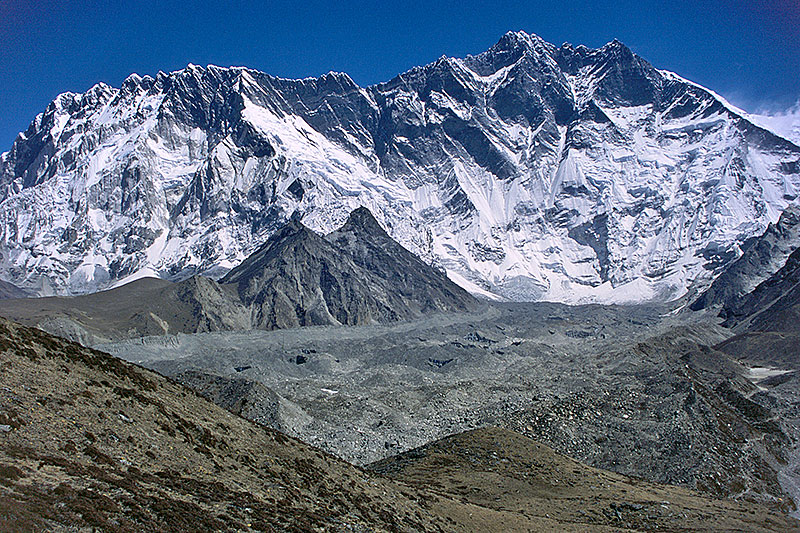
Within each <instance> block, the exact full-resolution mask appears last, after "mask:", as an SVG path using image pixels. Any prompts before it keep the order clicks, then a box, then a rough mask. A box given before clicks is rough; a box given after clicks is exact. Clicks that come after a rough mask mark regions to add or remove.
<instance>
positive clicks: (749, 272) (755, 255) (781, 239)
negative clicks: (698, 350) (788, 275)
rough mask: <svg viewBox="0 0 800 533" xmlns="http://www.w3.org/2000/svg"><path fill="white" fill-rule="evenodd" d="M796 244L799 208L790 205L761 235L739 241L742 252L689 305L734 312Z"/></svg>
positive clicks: (799, 243) (799, 239) (799, 229)
mask: <svg viewBox="0 0 800 533" xmlns="http://www.w3.org/2000/svg"><path fill="white" fill-rule="evenodd" d="M797 248H800V208H798V207H796V206H790V207H788V208H787V209H786V210H785V211H784V212H783V214H782V215H781V218H780V219H779V220H778V222H777V223H776V224H770V225H769V227H768V228H767V230H766V231H765V232H764V234H763V235H760V236H759V237H754V238H752V239H750V240H748V241H746V242H745V243H744V244H743V246H742V249H743V253H742V256H741V257H739V258H738V259H737V260H735V261H733V262H732V263H731V264H730V265H728V266H727V267H725V269H724V270H723V271H722V273H721V274H720V275H719V276H717V278H716V279H715V280H714V282H713V283H712V284H711V286H710V287H709V288H708V289H707V290H706V291H705V292H704V293H703V294H702V295H701V296H700V297H699V298H698V299H697V300H696V301H695V302H693V303H692V305H691V308H692V309H693V310H695V311H698V310H700V309H705V308H710V307H719V308H721V311H720V312H721V316H723V317H727V316H728V315H730V314H737V313H738V312H737V311H735V310H734V309H735V308H737V307H739V306H740V305H742V300H744V299H746V298H748V297H749V294H750V292H751V291H752V290H753V289H755V288H756V286H757V285H759V284H760V283H761V282H762V281H765V280H766V279H768V278H769V277H770V276H772V275H773V274H775V273H776V272H777V271H778V270H780V269H781V268H782V267H783V266H784V264H785V263H786V260H787V259H788V257H789V255H790V254H791V253H792V252H794V251H795V250H796V249H797Z"/></svg>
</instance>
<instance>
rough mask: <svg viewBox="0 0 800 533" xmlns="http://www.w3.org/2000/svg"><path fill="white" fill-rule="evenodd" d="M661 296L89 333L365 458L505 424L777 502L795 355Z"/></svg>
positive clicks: (598, 462)
mask: <svg viewBox="0 0 800 533" xmlns="http://www.w3.org/2000/svg"><path fill="white" fill-rule="evenodd" d="M671 311H672V310H671V308H669V307H666V306H658V305H654V306H599V305H588V306H575V307H571V306H566V305H561V304H549V303H534V304H522V303H515V304H486V305H484V306H483V307H482V308H481V309H480V310H479V311H478V312H475V313H471V314H440V315H435V316H430V317H426V318H424V319H421V320H416V321H411V322H403V323H397V324H392V325H371V326H359V327H310V328H300V329H293V330H280V331H253V332H239V333H204V334H195V335H177V336H162V337H148V338H144V339H134V340H129V341H123V342H118V343H113V344H105V345H102V346H101V349H103V350H106V351H109V352H110V353H113V354H115V355H118V356H120V357H122V358H124V359H126V360H129V361H132V362H135V363H138V364H142V365H144V366H147V367H149V368H152V369H155V370H157V371H158V372H161V373H163V374H165V375H168V376H171V377H173V378H175V379H177V380H179V381H181V382H183V383H185V384H187V385H189V386H191V387H193V388H195V389H196V390H198V391H200V392H201V393H202V394H204V395H205V396H206V397H208V398H209V399H212V400H213V401H215V402H216V403H218V404H219V405H223V406H225V407H227V408H229V409H232V410H234V411H235V412H238V413H240V414H242V415H243V416H245V417H247V418H250V419H252V420H255V421H257V422H260V423H263V424H266V425H269V426H271V427H275V428H277V429H280V430H281V431H285V432H287V433H288V434H290V435H293V436H295V437H298V438H300V439H301V440H303V441H305V442H308V443H310V444H312V445H314V446H318V447H320V448H322V449H324V450H326V451H328V452H330V453H332V454H334V455H336V456H338V457H341V458H343V459H345V460H347V461H350V462H353V463H356V464H361V465H366V464H369V463H372V462H374V461H377V460H381V459H383V458H386V457H389V456H392V455H396V454H397V453H400V452H403V451H406V450H409V449H412V448H415V447H418V446H422V445H424V444H426V443H428V442H430V441H432V440H434V439H438V438H442V437H445V436H447V435H451V434H454V433H458V432H461V431H466V430H470V429H474V428H480V427H485V426H501V427H504V428H508V429H510V430H513V431H516V432H519V433H521V434H523V435H526V436H528V437H531V438H533V439H535V440H538V441H541V442H543V443H545V444H547V445H549V446H551V447H553V448H554V449H555V450H557V451H559V452H561V453H565V454H568V455H570V456H572V457H575V458H576V459H578V460H580V461H583V462H585V463H588V464H590V465H592V466H595V467H600V468H606V469H610V470H613V471H615V472H618V473H622V474H627V475H634V476H637V477H640V478H643V479H647V480H649V481H652V482H662V483H671V484H681V485H685V486H690V487H693V488H697V489H701V490H704V491H706V492H709V493H711V494H714V495H716V496H722V497H736V498H747V499H753V500H755V501H760V502H764V503H767V504H769V505H771V506H773V507H776V508H779V509H783V510H785V511H790V510H792V509H793V508H794V506H793V503H792V502H791V501H789V500H788V499H786V495H787V492H788V493H789V494H791V495H792V496H793V497H795V498H797V497H798V496H800V494H798V493H797V492H796V491H795V489H793V488H792V487H793V486H794V487H796V486H797V485H796V480H797V479H798V476H797V474H798V472H797V470H796V468H797V466H796V465H797V462H798V459H797V458H798V453H797V448H796V446H797V442H798V431H797V428H798V427H800V426H798V424H797V419H796V416H795V415H792V414H791V413H793V412H795V411H794V409H795V406H796V399H795V400H792V394H796V392H795V393H793V392H792V391H797V390H800V388H799V387H798V383H797V370H799V369H797V368H780V369H771V370H770V371H774V372H778V371H781V372H784V373H783V374H781V376H783V378H782V379H783V381H782V382H781V383H778V384H771V383H770V382H768V381H763V380H760V378H761V377H762V375H761V374H757V375H755V374H753V371H752V370H751V368H752V367H755V366H758V365H756V364H748V362H747V361H737V360H734V359H733V358H731V357H729V356H727V355H726V354H725V353H723V352H721V351H718V350H716V349H713V348H710V347H709V346H713V345H715V344H717V343H719V342H721V341H723V340H724V339H725V338H727V337H729V336H730V335H731V333H730V331H729V330H726V329H724V328H721V327H720V326H718V325H717V323H716V320H714V319H712V318H711V317H709V316H707V315H702V314H698V313H691V314H684V313H673V312H671Z"/></svg>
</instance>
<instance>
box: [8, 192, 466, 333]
mask: <svg viewBox="0 0 800 533" xmlns="http://www.w3.org/2000/svg"><path fill="white" fill-rule="evenodd" d="M476 306H477V301H476V300H475V298H474V297H472V296H471V295H470V294H469V293H467V292H466V291H465V290H464V289H462V288H461V287H459V286H458V285H456V284H455V283H453V282H452V281H450V280H449V279H448V278H447V275H446V274H445V273H444V272H441V271H438V270H436V269H434V268H432V267H430V266H429V265H427V264H425V263H423V262H422V261H421V260H420V259H419V258H417V257H416V256H415V255H414V254H412V253H411V252H409V251H408V250H406V249H405V248H403V247H402V246H400V245H399V244H398V243H397V242H395V241H394V240H392V238H391V237H389V235H388V234H387V233H386V231H384V230H383V228H381V226H380V224H378V222H377V221H376V220H375V218H374V217H373V216H372V214H371V213H370V212H369V210H367V209H366V208H363V207H362V208H359V209H357V210H355V211H353V213H351V215H350V217H349V218H348V220H347V222H346V223H345V224H344V225H343V226H342V227H341V228H339V230H337V231H336V232H333V233H331V234H329V235H327V236H325V237H323V236H320V235H317V234H316V233H314V232H313V231H311V230H310V229H308V228H306V227H305V226H303V224H302V223H301V222H300V221H299V220H298V219H297V218H293V219H292V220H291V221H290V222H289V223H288V224H286V225H285V226H284V227H283V228H281V229H279V230H278V231H277V232H276V233H275V234H274V235H272V236H271V237H270V238H269V239H268V240H267V242H266V243H265V244H264V245H263V246H262V247H261V248H259V249H258V250H256V252H255V253H254V254H253V255H251V256H250V257H248V258H247V259H245V260H244V261H243V262H242V263H241V264H240V265H238V266H237V267H236V268H234V269H233V270H231V271H230V272H229V273H228V274H227V275H226V276H225V277H224V278H223V279H222V280H220V281H219V282H216V281H214V280H212V279H209V278H205V277H202V276H192V277H191V278H189V279H187V280H184V281H181V282H178V283H171V282H169V281H165V280H159V279H157V278H143V279H138V280H135V281H132V282H131V283H128V284H125V285H123V286H121V287H117V288H115V289H110V290H107V291H100V292H97V293H92V294H87V295H82V296H75V297H49V298H39V299H27V300H8V301H0V314H2V315H3V316H6V317H10V318H12V319H14V320H18V321H21V322H23V323H25V324H28V325H32V326H36V327H41V328H43V329H45V330H46V331H49V332H51V333H54V334H57V335H60V336H62V337H65V338H68V339H72V340H75V341H79V342H81V343H83V344H86V345H94V344H97V343H99V342H107V341H108V340H112V339H113V340H117V339H122V338H129V337H141V336H150V335H164V334H176V333H203V332H207V331H236V330H249V329H253V328H255V329H279V328H290V327H297V326H311V325H341V324H346V325H356V324H369V323H376V322H391V321H395V320H401V319H411V318H417V317H419V316H420V315H423V314H426V313H432V312H450V311H470V310H473V309H475V307H476Z"/></svg>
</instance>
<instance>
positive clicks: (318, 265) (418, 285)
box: [220, 208, 475, 329]
mask: <svg viewBox="0 0 800 533" xmlns="http://www.w3.org/2000/svg"><path fill="white" fill-rule="evenodd" d="M220 283H221V284H230V285H235V286H236V287H237V290H238V293H239V296H240V298H241V300H242V302H243V303H244V305H246V306H248V307H249V308H250V309H251V313H252V322H253V325H254V326H255V327H258V328H264V329H275V328H286V327H296V326H310V325H323V324H350V325H354V324H367V323H372V322H388V321H393V320H398V319H408V318H413V317H416V316H419V314H420V313H423V312H431V311H457V310H469V309H472V308H473V307H474V306H475V300H474V298H473V297H471V296H470V295H469V294H467V293H466V292H465V291H464V290H463V289H461V288H460V287H458V286H456V285H455V284H454V283H452V282H451V281H450V280H449V279H447V276H446V275H445V274H444V273H443V272H439V271H436V270H434V269H433V268H431V267H429V266H428V265H426V264H424V263H423V262H422V261H420V260H419V259H418V258H417V257H415V256H414V255H413V254H412V253H410V252H409V251H407V250H405V249H404V248H403V247H402V246H400V245H399V244H397V243H396V242H395V241H393V240H392V239H391V238H390V237H389V235H388V234H387V233H386V232H385V231H384V230H383V228H381V227H380V225H379V224H378V222H377V221H376V220H375V218H374V217H373V216H372V214H371V213H370V212H369V211H368V210H367V209H366V208H361V209H357V210H355V211H354V212H353V213H352V214H351V215H350V217H349V219H348V221H347V222H346V223H345V225H344V226H343V227H342V228H341V229H340V230H338V231H337V232H334V233H332V234H330V235H328V236H326V237H321V236H319V235H317V234H316V233H314V232H313V231H311V230H309V229H308V228H306V227H305V226H303V225H302V224H301V223H300V222H299V220H297V219H293V220H292V221H290V222H289V224H287V225H286V226H285V227H284V228H282V229H281V230H279V231H278V232H277V233H276V234H275V235H274V236H273V237H271V238H270V239H269V240H268V241H267V242H266V243H265V244H264V245H263V246H262V247H261V248H260V249H259V250H258V251H256V252H255V253H254V254H253V255H251V256H250V257H248V258H247V259H246V260H245V261H244V262H242V264H241V265H239V266H238V267H236V268H235V269H233V270H232V271H231V272H229V273H228V274H227V275H226V276H225V277H224V278H222V279H221V280H220Z"/></svg>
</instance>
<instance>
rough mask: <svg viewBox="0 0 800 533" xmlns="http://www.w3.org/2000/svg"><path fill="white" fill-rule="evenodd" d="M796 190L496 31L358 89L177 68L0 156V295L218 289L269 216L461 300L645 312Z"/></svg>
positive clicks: (661, 75) (587, 72)
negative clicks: (422, 274)
mask: <svg viewBox="0 0 800 533" xmlns="http://www.w3.org/2000/svg"><path fill="white" fill-rule="evenodd" d="M798 186H800V148H798V147H797V146H795V145H794V144H792V143H790V142H789V141H787V140H785V139H783V138H781V137H779V136H777V135H774V134H772V133H771V132H769V131H767V130H764V129H762V128H759V127H758V126H756V125H754V124H752V123H750V122H749V121H748V120H747V118H746V117H744V116H742V114H740V113H738V112H737V111H736V110H735V109H734V108H732V107H731V106H729V105H727V104H726V103H725V102H724V101H722V100H721V99H719V98H718V97H717V96H716V95H714V94H713V93H712V92H710V91H708V90H706V89H703V88H702V87H699V86H698V85H696V84H693V83H691V82H687V81H686V80H683V79H682V78H680V77H679V76H677V75H674V74H672V73H669V72H666V71H662V70H658V69H657V68H655V67H653V66H652V65H650V64H649V63H647V61H645V60H644V59H642V58H640V57H638V56H637V55H636V54H634V53H632V52H631V51H630V50H629V49H627V48H626V47H624V45H622V44H621V43H619V42H612V43H609V44H608V45H606V46H604V47H601V48H599V49H589V48H587V47H584V46H577V47H572V46H568V45H563V46H561V47H556V46H554V45H551V44H549V43H546V42H544V41H543V40H541V39H540V38H538V37H536V36H531V35H528V34H524V33H520V32H512V33H509V34H506V35H505V36H503V37H502V38H501V39H500V41H499V42H498V43H497V44H496V45H495V46H493V47H492V48H490V49H489V50H487V51H486V52H483V53H481V54H478V55H475V56H468V57H466V58H462V59H458V58H442V59H440V60H438V61H436V62H434V63H431V64H430V65H427V66H423V67H417V68H414V69H411V70H410V71H408V72H406V73H403V74H401V75H399V76H397V77H396V78H394V79H393V80H390V81H388V82H385V83H381V84H377V85H375V86H372V87H366V88H361V87H359V86H358V85H356V84H355V83H354V82H353V80H352V79H350V78H349V76H346V75H343V74H336V73H329V74H326V75H323V76H320V77H318V78H307V79H303V80H288V79H282V78H277V77H274V76H270V75H268V74H265V73H261V72H258V71H256V70H252V69H247V68H243V67H231V68H222V67H214V66H209V67H197V66H194V65H191V66H189V67H187V68H186V69H183V70H180V71H176V72H172V73H169V74H166V73H159V74H158V75H156V76H155V77H150V76H142V77H140V76H131V77H129V78H128V79H127V80H126V81H125V82H124V83H123V85H122V87H121V88H119V89H114V88H111V87H108V86H106V85H97V86H95V87H93V88H92V89H90V90H89V91H87V92H86V93H84V94H82V95H75V94H65V95H61V96H60V97H59V98H57V99H56V100H55V101H54V102H53V103H52V104H51V105H50V106H48V108H47V109H46V110H45V111H44V112H43V113H42V114H41V115H39V116H37V117H36V119H35V120H34V121H33V122H32V123H31V125H30V127H29V128H28V129H27V130H26V131H25V132H24V133H22V134H20V136H19V137H18V138H17V140H16V141H15V143H14V145H13V146H12V147H11V150H10V151H9V152H7V153H6V154H4V155H3V156H2V159H0V242H2V259H0V279H6V280H7V281H10V282H11V283H14V284H15V285H17V286H20V287H22V288H23V289H26V290H33V291H38V292H39V293H42V294H49V293H60V294H77V293H85V292H90V291H94V290H97V289H100V288H106V287H110V286H114V285H115V284H119V283H122V282H124V281H129V280H131V279H135V278H137V277H141V276H144V275H155V276H159V277H164V278H168V279H173V280H176V279H184V278H187V277H189V276H191V275H195V274H198V273H204V274H207V275H212V276H222V275H224V274H225V272H227V271H228V270H229V269H231V268H232V267H233V266H234V265H236V264H238V263H240V262H241V261H242V260H244V259H245V258H246V257H247V256H248V255H250V254H251V253H252V252H253V251H255V250H256V249H257V248H258V247H259V246H260V245H261V244H262V243H264V242H266V240H267V239H268V238H269V236H270V235H272V234H273V233H274V232H275V231H276V230H277V229H278V228H280V227H281V226H282V225H283V223H284V222H285V221H286V220H287V219H288V218H289V217H290V216H291V215H292V213H298V214H299V216H301V217H302V221H303V223H304V224H305V225H306V226H308V227H309V228H311V229H312V230H314V231H317V232H319V233H322V234H325V233H328V232H330V231H332V230H333V229H335V228H337V227H339V226H340V225H341V224H342V223H343V222H344V221H345V220H346V218H347V216H348V213H350V212H351V211H352V210H353V209H354V208H356V207H357V206H359V205H363V206H367V207H368V208H369V209H370V210H371V211H372V212H373V213H375V214H376V217H377V218H378V220H379V221H380V222H381V223H382V224H383V225H384V226H385V227H386V228H387V229H388V231H389V234H390V235H391V236H392V237H393V238H394V239H396V240H398V241H399V242H400V243H401V244H402V245H403V246H405V247H406V248H408V249H409V250H411V251H412V252H414V253H415V254H417V255H418V256H420V257H422V258H423V260H424V261H425V262H426V263H428V264H434V265H436V266H437V268H444V269H445V270H446V271H447V272H448V273H449V274H450V276H451V277H452V278H453V279H455V280H456V281H457V282H458V283H459V284H461V285H462V286H464V287H467V288H469V289H470V290H472V291H474V292H479V293H481V292H482V293H484V294H487V293H494V294H500V295H502V296H505V297H509V298H514V299H549V300H561V301H568V302H579V301H605V302H613V301H635V300H648V299H657V298H669V297H674V296H677V295H679V294H682V293H683V292H685V291H686V289H687V288H688V287H689V286H690V285H692V284H693V283H696V282H701V283H707V282H708V281H709V280H710V279H711V278H712V277H713V275H714V274H715V273H716V272H718V271H719V269H720V268H721V266H722V265H724V264H726V263H727V262H729V261H730V260H731V259H732V258H735V257H736V256H738V254H739V253H740V246H741V244H742V243H743V242H744V241H745V240H746V239H747V238H749V237H752V236H755V235H759V234H761V233H762V232H763V231H764V229H765V228H766V227H767V225H768V224H769V223H771V222H775V221H777V219H778V217H779V216H780V213H781V212H782V211H783V209H784V208H785V207H786V206H787V205H789V204H793V203H797V197H798V193H797V189H798Z"/></svg>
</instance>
